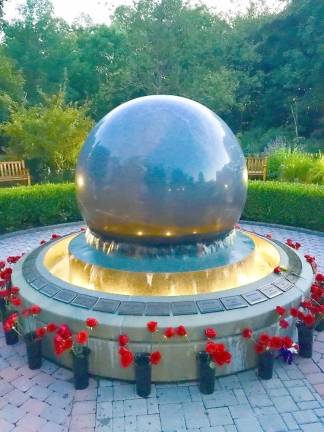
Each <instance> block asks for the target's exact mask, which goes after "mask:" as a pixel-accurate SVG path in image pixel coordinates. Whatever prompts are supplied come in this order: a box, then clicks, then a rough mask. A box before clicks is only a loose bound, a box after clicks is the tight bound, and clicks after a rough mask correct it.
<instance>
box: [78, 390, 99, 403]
mask: <svg viewBox="0 0 324 432" xmlns="http://www.w3.org/2000/svg"><path fill="white" fill-rule="evenodd" d="M97 396H98V390H97V388H86V389H84V390H75V393H74V400H75V401H80V402H81V401H92V400H96V399H97Z"/></svg>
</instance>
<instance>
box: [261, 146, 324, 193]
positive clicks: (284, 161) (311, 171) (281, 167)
mask: <svg viewBox="0 0 324 432" xmlns="http://www.w3.org/2000/svg"><path fill="white" fill-rule="evenodd" d="M323 171H324V161H323V157H320V156H319V154H318V153H317V154H310V153H305V152H303V151H301V150H299V149H298V148H295V149H287V148H284V147H282V148H278V149H277V150H275V151H274V152H273V153H271V154H270V155H269V159H268V174H269V178H270V179H278V180H283V181H288V182H300V183H317V184H324V182H323Z"/></svg>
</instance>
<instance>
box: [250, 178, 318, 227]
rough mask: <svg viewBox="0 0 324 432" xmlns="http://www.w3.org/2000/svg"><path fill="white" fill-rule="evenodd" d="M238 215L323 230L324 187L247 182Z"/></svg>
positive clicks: (261, 220)
mask: <svg viewBox="0 0 324 432" xmlns="http://www.w3.org/2000/svg"><path fill="white" fill-rule="evenodd" d="M242 218H243V219H248V220H254V221H260V222H270V223H277V224H283V225H292V226H296V227H303V228H309V229H313V230H318V231H324V187H323V186H318V185H310V184H307V185H306V184H301V183H283V182H271V181H269V182H262V181H250V182H249V189H248V197H247V202H246V205H245V209H244V212H243V215H242Z"/></svg>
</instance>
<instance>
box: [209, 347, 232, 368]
mask: <svg viewBox="0 0 324 432" xmlns="http://www.w3.org/2000/svg"><path fill="white" fill-rule="evenodd" d="M211 357H212V360H213V362H214V363H216V364H218V365H219V366H223V365H224V364H230V363H231V360H232V354H231V353H230V352H229V351H226V350H216V351H215V352H214V353H213V354H212V356H211Z"/></svg>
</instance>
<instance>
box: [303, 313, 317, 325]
mask: <svg viewBox="0 0 324 432" xmlns="http://www.w3.org/2000/svg"><path fill="white" fill-rule="evenodd" d="M303 321H304V323H305V324H306V325H307V326H308V327H313V325H314V324H315V317H314V315H313V314H311V313H309V314H307V315H304V318H303Z"/></svg>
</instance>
